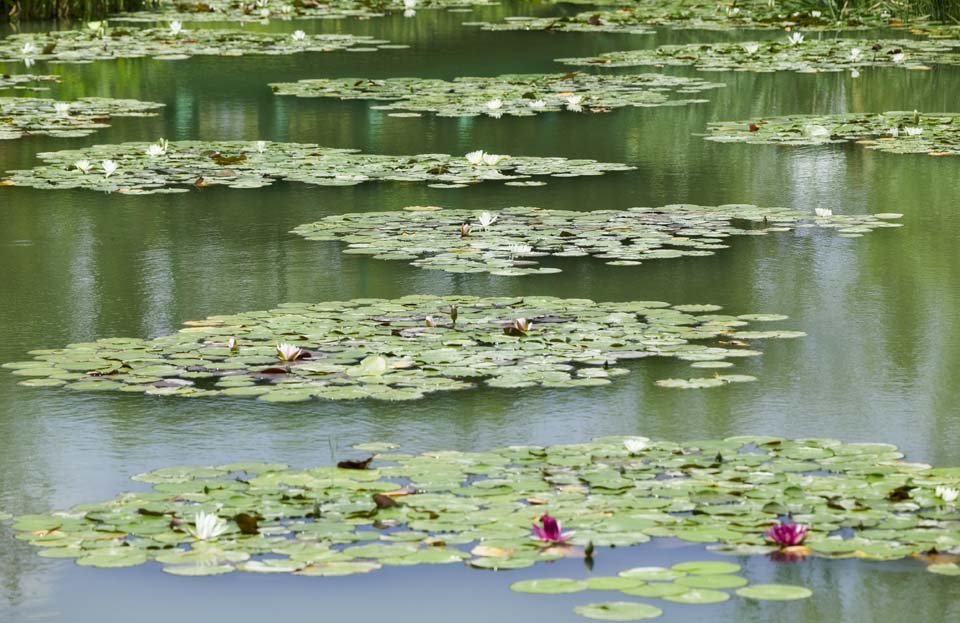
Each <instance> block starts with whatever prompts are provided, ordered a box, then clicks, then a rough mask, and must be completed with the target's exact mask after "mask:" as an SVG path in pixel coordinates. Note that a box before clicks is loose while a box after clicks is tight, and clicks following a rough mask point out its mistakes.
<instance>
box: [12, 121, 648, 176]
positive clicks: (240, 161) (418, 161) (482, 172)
mask: <svg viewBox="0 0 960 623" xmlns="http://www.w3.org/2000/svg"><path fill="white" fill-rule="evenodd" d="M72 118H73V115H71V119H72ZM163 147H164V150H165V155H166V158H164V159H163V160H162V161H158V160H157V159H156V158H154V157H151V156H149V155H148V154H147V151H148V150H149V149H150V145H149V144H143V143H122V144H119V145H95V146H93V147H88V148H84V149H80V150H70V151H58V152H45V153H40V154H38V156H39V158H40V159H41V160H43V161H45V162H46V163H47V164H46V165H44V166H40V167H37V168H34V169H31V170H25V171H11V172H10V176H9V178H8V179H6V180H4V181H2V182H0V184H3V185H8V186H30V187H33V188H42V189H55V188H63V189H69V188H86V189H90V190H98V191H104V192H120V193H127V194H150V193H158V192H163V193H169V192H187V191H188V189H189V188H201V187H206V186H214V185H223V186H229V187H231V188H262V187H264V186H269V185H271V184H273V183H275V182H277V181H278V180H286V181H290V182H303V183H306V184H316V185H321V186H352V185H354V184H360V183H362V182H366V181H371V180H395V181H422V182H428V183H430V184H431V185H434V186H439V187H441V188H462V187H464V186H466V185H467V184H473V183H478V182H482V181H487V180H495V181H501V182H511V181H516V180H522V179H525V178H528V177H531V176H548V175H552V176H562V177H573V176H577V175H600V174H603V173H607V172H612V171H629V170H631V169H633V167H630V166H627V165H623V164H615V163H606V162H596V161H594V160H587V159H576V160H568V159H566V158H549V157H535V156H512V157H510V158H506V157H503V156H497V157H496V160H495V161H493V160H491V161H490V162H495V164H494V165H491V166H487V165H486V164H485V165H484V166H474V165H473V164H471V163H470V162H469V161H468V160H467V159H466V158H464V157H462V156H461V157H455V156H448V155H446V154H420V155H407V156H389V155H380V154H362V153H358V152H357V151H356V150H352V149H334V148H330V147H320V146H318V145H314V144H311V143H268V142H266V141H258V142H257V143H256V144H251V143H249V142H243V141H174V142H166V143H164V144H163ZM487 155H489V154H487ZM77 160H112V161H114V162H116V163H118V164H119V165H121V166H122V170H121V171H120V172H119V173H118V174H117V175H115V176H113V177H112V178H111V179H110V180H104V179H102V178H97V177H94V176H84V175H82V173H80V172H78V171H76V169H74V168H73V167H72V166H71V165H72V164H73V163H74V162H76V161H77ZM485 162H486V161H485Z"/></svg>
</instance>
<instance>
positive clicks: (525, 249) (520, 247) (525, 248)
mask: <svg viewBox="0 0 960 623" xmlns="http://www.w3.org/2000/svg"><path fill="white" fill-rule="evenodd" d="M531 251H533V247H531V246H530V245H529V244H517V245H514V246H512V247H510V255H526V254H527V253H530V252H531Z"/></svg>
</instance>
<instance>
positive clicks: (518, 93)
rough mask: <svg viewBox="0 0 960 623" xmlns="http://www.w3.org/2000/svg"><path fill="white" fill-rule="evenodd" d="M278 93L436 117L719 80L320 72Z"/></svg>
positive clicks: (645, 97)
mask: <svg viewBox="0 0 960 623" xmlns="http://www.w3.org/2000/svg"><path fill="white" fill-rule="evenodd" d="M270 86H271V87H272V88H273V91H274V93H276V94H278V95H296V96H298V97H331V98H337V99H341V100H356V99H363V100H381V101H388V102H390V103H389V104H381V105H378V106H377V107H376V108H377V110H404V111H419V112H433V113H436V114H437V115H439V116H441V117H474V116H478V115H487V116H490V117H501V116H503V115H512V116H518V117H529V116H533V115H536V114H538V113H541V112H557V111H569V112H608V111H609V110H610V109H613V108H620V107H623V106H638V107H650V106H663V105H670V106H677V105H680V104H688V103H696V102H702V101H704V100H696V99H689V98H687V97H682V98H680V99H670V98H669V97H668V96H667V93H668V92H670V91H674V92H678V93H681V94H683V95H689V94H691V93H698V92H701V91H706V90H710V89H715V88H719V87H722V86H724V85H723V84H720V83H711V82H706V81H704V80H699V79H696V78H685V77H681V76H668V75H665V74H634V75H616V76H604V75H599V74H587V73H579V72H575V73H569V74H511V75H503V76H495V77H470V78H457V79H455V80H453V81H447V80H437V79H425V78H387V79H383V80H370V79H360V78H332V79H328V78H320V79H310V80H300V81H299V82H281V83H276V84H272V85H270Z"/></svg>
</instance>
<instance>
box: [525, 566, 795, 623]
mask: <svg viewBox="0 0 960 623" xmlns="http://www.w3.org/2000/svg"><path fill="white" fill-rule="evenodd" d="M740 570H741V567H740V565H738V564H735V563H732V562H723V561H716V560H704V561H687V562H681V563H677V564H675V565H673V566H671V567H669V568H667V567H634V568H632V569H625V570H623V571H621V572H620V573H619V574H617V575H615V576H590V577H587V578H583V579H574V578H543V579H535V580H520V581H518V582H514V583H513V584H511V585H510V588H511V590H513V591H516V592H519V593H536V594H544V595H555V594H567V593H579V592H583V591H590V590H598V591H604V592H609V591H620V592H622V593H624V594H625V595H629V596H631V597H646V598H658V599H662V600H664V601H668V602H671V603H675V604H715V603H722V602H724V601H728V600H729V599H730V597H731V593H730V592H728V591H729V590H730V589H735V593H736V595H737V596H739V597H744V598H747V599H753V600H757V601H793V600H797V599H806V598H808V597H810V596H811V595H813V593H812V591H810V589H808V588H804V587H802V586H792V585H789V584H752V585H751V584H749V582H748V581H747V579H746V578H744V577H743V576H741V575H738V574H737V572H738V571H740ZM574 610H575V612H576V613H577V614H579V615H581V616H584V617H586V618H588V619H599V620H603V621H639V620H645V619H654V618H657V617H659V616H660V615H661V614H663V611H662V610H661V609H660V608H658V607H656V606H654V605H651V604H648V603H644V602H640V601H607V602H599V603H591V604H586V605H583V606H577V607H576V608H575V609H574Z"/></svg>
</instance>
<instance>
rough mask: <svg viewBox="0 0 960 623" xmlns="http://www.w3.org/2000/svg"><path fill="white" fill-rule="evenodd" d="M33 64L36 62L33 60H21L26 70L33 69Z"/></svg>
mask: <svg viewBox="0 0 960 623" xmlns="http://www.w3.org/2000/svg"><path fill="white" fill-rule="evenodd" d="M35 62H36V61H35V60H33V59H32V58H29V57H28V58H25V59H23V64H24V65H25V66H26V67H27V68H30V67H33V64H34V63H35Z"/></svg>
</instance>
